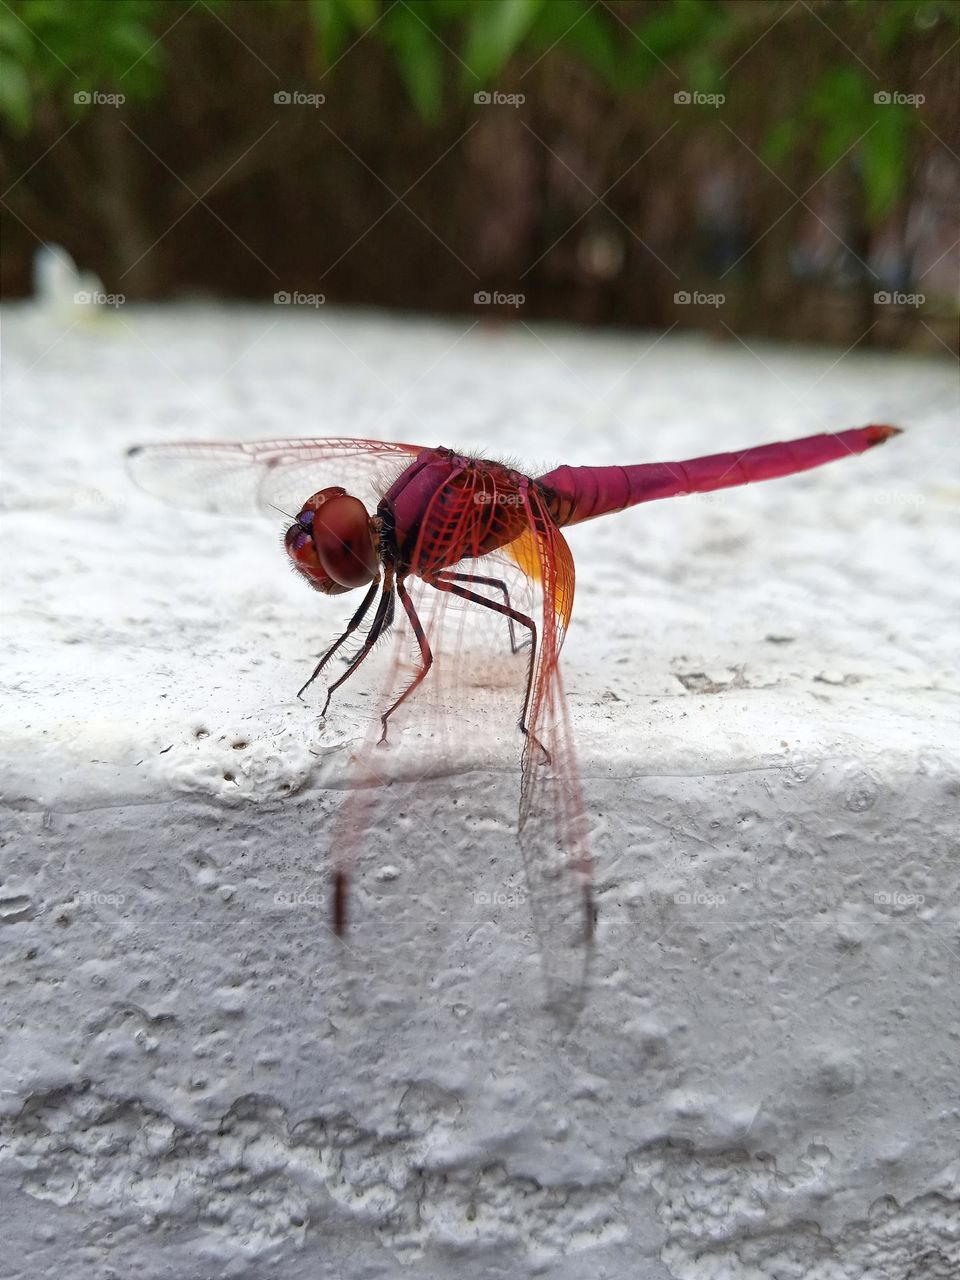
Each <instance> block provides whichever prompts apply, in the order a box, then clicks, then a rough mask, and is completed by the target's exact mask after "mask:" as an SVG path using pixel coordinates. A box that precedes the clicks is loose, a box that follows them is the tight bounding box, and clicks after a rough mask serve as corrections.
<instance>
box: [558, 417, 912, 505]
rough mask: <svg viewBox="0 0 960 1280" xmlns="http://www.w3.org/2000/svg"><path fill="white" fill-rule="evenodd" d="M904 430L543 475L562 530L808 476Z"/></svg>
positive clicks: (860, 430)
mask: <svg viewBox="0 0 960 1280" xmlns="http://www.w3.org/2000/svg"><path fill="white" fill-rule="evenodd" d="M898 431H899V428H897V427H887V426H869V427H855V428H853V429H852V430H849V431H838V432H836V433H829V434H827V433H825V434H822V435H816V436H806V437H805V438H804V439H801V440H789V441H786V442H784V443H780V444H765V445H759V446H758V447H757V448H754V449H743V450H741V451H740V452H738V453H715V454H711V455H709V456H707V457H703V458H691V459H688V460H687V461H686V462H649V463H640V464H638V465H636V466H626V467H557V469H556V470H555V471H551V472H549V473H548V474H547V475H544V476H540V477H539V478H538V480H537V484H538V485H540V486H541V487H542V488H543V489H545V490H547V493H548V500H549V503H550V511H551V514H552V515H553V518H554V519H555V520H556V522H557V524H559V525H568V524H578V523H580V521H582V520H592V519H593V518H594V517H595V516H602V515H607V514H608V513H609V512H611V511H623V510H624V509H625V508H626V507H632V506H635V505H636V504H637V503H639V502H652V501H653V499H654V498H672V497H674V496H676V495H678V494H685V493H709V492H711V491H712V490H714V489H728V488H731V487H732V486H734V485H738V484H749V483H752V482H753V481H754V480H775V479H777V478H778V477H780V476H789V475H793V474H794V472H797V471H808V470H810V468H811V467H819V466H820V465H821V464H822V463H824V462H832V461H834V460H835V459H837V458H844V457H848V456H850V455H852V454H858V453H863V452H864V451H865V450H866V449H871V448H873V446H874V445H877V444H882V443H883V441H884V440H886V439H888V438H889V437H890V436H892V435H896V434H898Z"/></svg>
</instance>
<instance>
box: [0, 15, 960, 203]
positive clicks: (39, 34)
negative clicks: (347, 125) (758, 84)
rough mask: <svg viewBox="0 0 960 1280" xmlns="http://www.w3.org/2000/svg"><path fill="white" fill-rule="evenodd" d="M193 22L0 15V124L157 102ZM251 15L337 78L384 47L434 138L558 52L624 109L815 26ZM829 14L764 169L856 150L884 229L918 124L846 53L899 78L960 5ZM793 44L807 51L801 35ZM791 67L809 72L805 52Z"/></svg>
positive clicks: (768, 140)
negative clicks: (120, 101) (304, 38)
mask: <svg viewBox="0 0 960 1280" xmlns="http://www.w3.org/2000/svg"><path fill="white" fill-rule="evenodd" d="M195 7H197V6H195V5H193V4H188V3H187V0H183V3H176V4H174V3H171V2H170V0H0V117H2V118H3V119H4V120H5V122H6V123H7V125H8V126H9V127H10V128H11V129H12V130H14V131H15V132H17V133H20V134H23V133H25V132H27V131H28V130H29V128H30V127H31V123H32V120H33V117H34V113H35V110H36V107H37V105H38V104H39V103H41V102H42V101H43V100H44V99H45V98H49V97H51V96H52V97H58V98H62V97H63V96H64V95H65V94H66V95H69V96H68V102H71V103H72V100H73V94H74V93H75V92H77V91H78V90H82V89H87V88H96V89H97V90H100V91H110V90H111V89H113V90H117V91H121V92H123V93H124V94H125V95H126V97H127V98H128V99H129V100H133V101H146V100H149V99H150V98H151V97H152V96H154V95H156V94H157V93H159V92H160V90H161V88H162V86H163V71H164V49H163V42H162V39H161V37H162V35H163V34H164V33H165V31H166V30H169V29H170V27H171V26H172V25H176V23H177V22H179V20H180V19H181V18H183V17H185V16H186V14H187V13H188V12H190V11H191V10H192V9H194V8H195ZM230 7H231V6H230V5H229V3H227V0H203V4H202V6H200V8H201V9H205V10H207V12H208V13H210V12H217V11H218V12H219V13H220V14H222V15H223V17H224V21H227V20H228V19H229V10H230ZM244 7H245V8H247V7H248V6H244ZM819 7H820V8H823V7H824V6H819ZM255 8H256V9H257V10H258V12H263V13H265V14H266V16H267V20H269V21H271V22H276V21H277V19H278V17H279V16H280V13H279V11H281V10H287V11H290V10H291V9H298V10H300V11H301V12H305V13H306V16H307V21H308V23H309V28H310V31H311V32H312V33H313V39H314V43H315V47H316V50H317V54H318V57H319V60H320V63H321V65H322V66H324V67H326V68H330V67H332V65H333V64H334V63H335V62H336V61H337V60H338V59H339V58H340V57H341V56H342V55H343V54H344V53H345V52H346V50H347V49H348V48H349V47H350V45H351V43H353V42H354V41H356V40H358V39H360V38H361V37H363V36H367V37H368V38H370V39H373V40H376V41H378V42H380V43H381V44H382V45H383V46H384V47H385V48H386V49H387V50H388V51H389V54H390V56H391V58H392V60H393V62H394V65H395V67H396V70H397V73H398V75H399V76H400V78H401V80H402V82H403V84H404V86H405V89H406V92H407V95H408V97H409V99H410V101H411V102H412V103H413V105H414V107H415V108H416V111H417V112H418V114H419V116H420V117H421V119H422V120H423V121H424V122H425V123H426V124H428V125H429V124H435V123H437V122H438V121H439V119H440V117H441V115H442V110H443V105H444V103H445V101H447V100H448V96H449V95H450V94H451V93H460V94H461V95H466V94H472V93H474V92H476V91H478V90H481V89H484V90H489V89H491V88H493V87H495V84H496V81H497V80H498V79H499V78H500V77H502V76H504V75H505V74H508V73H509V69H510V66H511V63H512V62H513V61H514V60H517V61H518V62H519V61H520V60H525V61H526V62H527V63H528V65H529V64H532V63H534V62H535V61H536V60H538V59H539V58H541V57H542V56H543V55H544V54H545V53H546V52H547V51H549V50H557V51H558V52H559V55H560V56H566V57H568V58H570V59H572V60H573V61H574V62H575V63H577V64H579V65H580V66H582V67H585V68H587V69H589V70H590V71H592V72H593V73H594V74H595V75H596V76H597V77H598V78H599V79H600V81H601V82H602V83H603V84H605V85H606V86H607V87H608V88H609V89H610V90H612V91H613V92H615V93H616V94H618V95H628V94H630V93H634V92H637V91H640V90H643V89H644V88H645V87H646V86H647V85H649V84H650V83H651V82H652V81H655V80H657V79H658V78H659V79H663V78H664V77H665V76H666V75H667V74H670V76H671V81H670V83H671V85H672V87H673V88H676V87H678V85H679V84H681V83H682V84H683V86H684V87H685V88H687V89H690V90H696V91H699V92H702V93H712V92H715V91H716V90H717V88H718V86H719V85H720V84H721V82H722V81H723V79H724V77H725V75H726V74H728V73H729V70H730V68H731V67H732V66H734V65H736V63H738V62H739V60H740V59H741V58H745V57H746V55H747V54H748V53H750V52H751V50H752V48H753V47H754V46H755V45H756V44H758V43H759V42H760V41H761V40H762V39H763V38H764V37H765V36H766V35H767V34H768V33H771V34H772V32H773V29H774V28H775V27H777V26H778V25H779V24H780V23H781V22H783V27H784V28H785V29H786V28H787V27H788V26H789V25H790V22H789V21H787V20H788V19H789V20H791V21H793V22H794V23H796V22H797V21H806V22H808V23H809V22H810V21H812V20H813V19H812V18H811V16H810V13H806V12H805V10H807V9H808V6H806V5H804V6H792V5H791V6H787V5H786V4H785V3H781V2H779V0H771V2H770V3H767V2H765V0H747V2H745V3H738V2H736V0H733V2H731V3H727V4H723V5H719V4H716V3H713V0H664V2H663V3H661V4H657V5H655V6H653V5H649V6H647V5H645V6H642V7H638V6H635V5H623V4H617V3H610V4H607V3H605V2H600V3H597V2H596V0H306V3H305V4H303V3H302V0H261V2H260V3H258V5H257V6H255ZM827 8H828V14H827V16H828V18H829V20H830V22H831V23H833V24H834V27H835V28H839V30H837V31H836V33H835V34H836V37H837V38H836V39H831V40H829V41H828V43H829V49H830V55H829V56H830V63H829V65H827V66H825V67H820V66H817V67H816V69H815V71H814V76H815V78H814V79H813V82H812V83H810V82H809V81H808V82H807V83H803V82H802V81H803V78H802V77H795V78H793V79H792V80H791V82H790V83H779V82H778V83H777V84H776V85H775V86H774V88H775V90H776V92H775V93H774V92H771V94H770V95H769V97H770V100H771V101H772V102H774V107H773V109H772V112H770V114H771V115H772V118H771V119H770V120H769V124H768V125H767V126H766V131H765V137H764V138H763V140H762V145H761V154H762V155H763V157H764V159H765V161H766V162H767V163H768V164H769V165H771V166H772V167H773V168H781V167H783V166H784V165H785V164H786V163H787V161H788V159H789V157H790V155H791V153H792V152H793V151H794V150H795V149H796V148H797V147H798V146H800V145H801V144H808V143H809V142H810V141H811V140H812V141H813V142H814V144H815V146H816V148H817V151H818V155H819V158H820V160H821V162H822V164H823V165H824V166H829V165H831V164H833V163H834V162H836V161H838V160H839V159H840V158H841V157H842V156H843V155H844V153H845V152H846V151H848V150H849V151H851V153H852V157H853V161H854V163H855V165H856V169H857V173H858V176H859V179H860V181H861V182H862V185H863V190H864V194H865V206H866V217H867V220H868V222H870V223H872V224H875V223H877V222H878V221H879V220H881V219H882V218H883V217H884V216H885V215H886V214H887V213H889V211H890V209H891V208H892V207H893V205H894V204H895V203H896V201H897V199H898V198H899V197H900V196H901V194H902V193H903V192H904V190H905V188H906V186H907V182H908V177H909V174H908V164H909V160H908V156H909V139H910V134H911V131H913V130H916V129H918V128H920V127H921V125H920V120H919V115H918V112H917V111H916V110H915V109H913V108H912V107H911V106H909V105H903V104H898V103H896V102H891V103H886V104H883V103H877V102H876V101H875V100H874V94H875V91H876V89H877V85H876V84H875V83H872V82H871V80H870V79H868V76H867V74H866V73H865V71H864V69H863V66H862V64H860V60H859V58H858V55H857V54H855V53H853V52H852V48H850V47H848V45H849V41H850V38H852V37H854V36H855V37H856V38H857V42H858V43H859V44H860V46H862V47H864V48H867V47H869V48H870V49H872V50H874V51H875V53H876V56H877V58H879V59H882V61H883V63H884V65H886V66H895V65H897V61H898V56H899V54H900V53H901V52H903V51H909V48H910V47H911V45H912V43H913V42H914V41H917V40H921V39H928V32H929V30H930V28H931V27H933V26H935V25H936V24H937V23H940V22H949V23H951V24H952V25H953V26H954V27H956V26H958V25H960V5H958V4H956V3H947V2H946V0H891V2H889V3H884V4H878V3H876V0H844V2H843V3H842V4H834V5H830V6H828V7H827ZM812 12H813V17H814V18H816V17H817V15H816V11H815V9H814V10H812ZM171 15H176V16H174V17H173V21H172V22H171ZM791 15H793V17H791ZM819 20H820V21H821V23H823V19H819ZM824 26H825V27H826V24H825V23H824ZM792 34H793V38H794V40H796V38H797V32H796V30H794V32H793V33H792ZM843 37H846V39H844V38H843ZM802 38H803V39H806V38H807V37H806V32H804V35H803V37H802ZM769 50H770V52H769V53H768V55H767V56H770V55H771V54H773V55H775V56H781V57H782V56H784V54H783V47H782V45H779V46H778V45H772V46H770V47H769ZM793 57H794V58H799V59H800V60H801V61H802V59H803V50H802V48H801V49H800V50H799V51H795V52H794V53H793ZM458 64H459V65H458ZM455 80H456V81H458V82H459V84H458V87H457V86H456V85H454V83H453V82H454V81H455ZM794 80H795V82H793V81H794ZM885 87H887V86H885ZM889 87H890V88H895V87H897V86H895V85H891V86H889ZM663 100H664V101H666V100H667V99H666V97H664V99H663ZM758 105H761V106H762V109H764V110H768V109H769V107H770V103H769V102H764V103H763V104H758ZM691 120H692V117H691Z"/></svg>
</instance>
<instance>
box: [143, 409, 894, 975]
mask: <svg viewBox="0 0 960 1280" xmlns="http://www.w3.org/2000/svg"><path fill="white" fill-rule="evenodd" d="M896 434H899V428H897V427H893V426H888V425H875V424H874V425H870V426H865V427H856V428H851V429H847V430H841V431H836V432H829V433H821V434H818V435H812V436H807V437H805V438H803V439H797V440H791V441H787V442H781V443H776V444H765V445H759V446H756V447H754V448H748V449H744V450H740V451H738V452H728V453H718V454H713V455H710V456H705V457H699V458H693V459H689V460H687V461H684V462H653V463H640V464H636V465H628V466H567V465H564V466H559V467H557V468H555V469H554V470H552V471H549V472H547V473H546V474H544V475H540V476H537V477H533V476H529V475H525V474H523V473H522V472H521V471H518V470H516V469H514V468H513V467H510V466H508V465H506V464H504V463H501V462H497V461H493V460H490V459H486V458H479V457H473V456H470V455H468V454H465V453H461V452H458V451H457V450H455V449H449V448H443V447H434V448H429V447H424V446H421V445H415V444H399V443H390V442H385V441H378V440H363V439H349V438H339V437H338V438H320V439H291V440H268V441H261V442H222V443H217V442H214V443H204V442H196V443H193V442H186V443H170V444H156V445H146V446H135V447H134V448H132V449H131V450H129V453H128V463H129V467H130V470H131V473H132V475H133V478H134V479H135V480H136V481H137V483H138V484H139V485H140V486H141V487H142V488H144V489H145V490H147V491H148V492H149V493H151V494H153V495H154V496H157V497H160V498H162V499H164V500H166V501H168V502H171V503H173V504H175V505H179V506H187V507H194V508H199V509H201V510H206V511H212V512H218V513H223V514H227V515H232V516H236V515H240V514H249V513H251V512H254V511H257V510H259V511H260V512H262V513H271V512H276V511H277V510H278V509H279V510H280V511H281V512H293V511H295V512H296V513H297V514H296V515H292V514H290V515H289V516H288V520H289V521H290V523H289V527H288V528H287V529H286V532H285V536H284V547H285V551H286V555H287V557H288V559H289V561H290V563H291V564H292V566H293V567H294V569H295V570H296V571H297V573H298V574H299V575H300V577H302V578H303V579H305V581H306V582H307V583H308V584H309V585H310V586H311V587H312V588H313V589H314V590H315V591H318V592H319V593H320V594H322V595H326V596H339V595H344V594H347V593H350V592H360V591H362V592H363V596H362V599H361V600H360V602H359V605H358V607H357V608H356V609H355V611H354V613H353V614H352V616H351V617H350V618H349V620H348V621H347V622H346V624H345V626H344V627H343V630H342V631H341V633H340V634H339V636H338V637H337V638H336V640H335V641H334V642H333V643H332V644H331V645H330V646H329V647H328V648H327V649H326V650H325V652H323V653H322V654H321V656H320V658H319V660H318V661H317V662H316V665H315V666H314V668H313V671H312V673H311V675H310V677H309V679H308V680H307V681H306V682H305V684H304V685H303V686H302V688H301V689H300V695H303V693H304V692H305V691H306V689H307V688H308V687H309V686H310V685H311V684H313V682H314V681H315V680H317V679H318V678H319V677H320V676H321V675H322V674H323V673H324V672H325V671H329V670H330V665H329V664H330V663H331V659H333V657H334V655H335V654H338V653H340V651H341V649H342V648H343V646H344V645H347V644H348V642H354V643H356V646H357V647H356V649H355V652H353V653H351V654H350V656H349V658H348V659H347V662H346V667H345V669H344V670H343V671H342V672H341V673H340V674H338V675H337V677H336V678H335V679H332V680H331V681H330V683H329V685H328V687H327V691H326V700H325V702H324V705H323V710H322V712H321V715H322V716H323V717H325V716H326V715H327V711H328V709H329V706H330V701H331V698H332V697H333V695H334V694H335V692H336V691H337V690H338V689H339V688H340V687H341V686H342V685H343V684H344V683H345V682H346V681H347V680H349V679H350V677H351V676H353V675H354V674H355V673H356V672H357V670H358V669H359V668H360V666H361V665H362V664H363V663H364V661H365V660H366V659H367V658H368V656H369V655H370V653H371V652H372V651H373V649H374V647H375V646H376V645H377V643H378V641H380V640H381V639H382V638H383V637H384V636H385V635H386V634H387V632H389V631H390V629H391V628H394V627H395V626H396V624H397V623H398V621H402V620H403V619H404V618H405V619H406V622H407V624H408V625H409V629H410V633H412V637H413V640H414V641H415V650H414V652H415V657H416V661H415V664H414V669H413V671H412V675H411V676H410V678H407V679H405V683H404V685H403V687H402V688H400V689H394V690H393V694H395V695H396V696H393V695H392V694H391V697H390V700H389V702H388V705H386V706H384V707H383V709H382V710H381V712H380V732H379V740H380V742H381V743H382V742H385V741H386V739H387V732H388V727H389V723H390V720H391V718H392V717H393V716H394V715H395V714H396V712H397V711H398V710H399V708H400V707H401V706H402V705H403V704H404V703H406V702H407V700H408V699H410V698H411V697H412V696H413V695H414V694H415V693H416V691H417V689H418V688H419V687H420V685H421V684H422V683H423V681H424V680H426V679H427V677H428V675H429V673H430V671H431V668H432V667H433V665H434V663H435V661H437V660H438V658H439V657H441V656H442V655H438V654H435V652H434V648H435V646H436V643H437V640H436V637H437V636H438V635H439V632H438V630H437V627H436V625H435V616H433V615H431V618H430V619H425V618H424V616H423V609H422V606H421V607H418V604H417V601H416V599H415V595H414V593H412V591H411V588H412V587H413V586H414V585H416V584H423V586H425V587H427V588H430V589H431V590H432V591H434V592H436V593H437V597H438V598H442V599H443V600H445V601H449V600H451V599H453V598H458V599H459V600H460V601H462V602H464V603H465V605H467V606H470V607H472V608H474V609H477V610H485V611H487V612H488V614H493V615H499V616H500V618H502V619H505V620H506V626H507V628H508V632H509V637H510V646H511V649H512V650H513V652H514V653H519V652H523V651H524V650H525V651H526V671H525V679H524V682H523V693H522V702H521V706H520V714H519V719H518V725H519V731H520V734H521V735H522V743H523V745H522V753H521V765H520V799H519V814H518V823H517V830H518V837H519V845H520V849H521V852H522V860H523V864H524V871H525V876H526V885H527V890H528V893H529V898H530V903H531V909H532V915H533V920H534V926H535V930H536V932H537V934H538V938H539V942H540V949H541V956H542V958H543V961H544V966H543V967H544V974H545V977H546V980H547V988H548V996H549V997H550V999H554V1000H557V999H559V1000H563V999H571V998H572V999H575V998H576V997H575V996H572V995H571V992H575V991H576V990H577V989H578V988H580V989H582V985H583V981H584V977H583V975H584V973H585V971H586V964H587V958H588V957H589V954H590V951H591V948H592V944H593V938H594V930H595V910H594V904H593V900H592V893H591V878H592V877H591V852H590V841H589V834H588V822H587V815H586V809H585V805H584V800H583V793H582V788H581V785H580V780H579V775H578V771H577V763H576V752H575V746H574V741H573V736H572V732H571V726H570V716H569V712H568V708H567V702H566V697H565V694H564V687H563V680H562V676H561V669H560V651H561V647H562V645H563V640H564V636H565V634H566V631H567V629H568V626H569V623H570V619H571V613H572V609H573V599H574V583H575V572H574V561H573V556H572V554H571V551H570V548H569V545H568V543H567V541H566V539H565V537H564V534H563V530H564V529H566V528H567V527H569V526H572V525H576V524H581V523H583V522H584V521H586V520H592V519H596V518H598V517H600V516H604V515H609V514H612V513H614V512H620V511H625V510H626V509H627V508H629V507H633V506H636V505H637V504H639V503H643V502H650V501H652V500H654V499H660V498H670V497H675V496H679V495H684V494H699V493H709V492H713V491H715V490H718V489H726V488H731V487H733V486H736V485H742V484H747V483H751V482H753V481H760V480H772V479H776V478H779V477H784V476H789V475H793V474H795V473H797V472H801V471H806V470H809V469H811V468H813V467H818V466H821V465H822V464H824V463H827V462H831V461H834V460H837V459H841V458H846V457H849V456H851V455H856V454H862V453H864V452H865V451H866V450H868V449H871V448H873V447H874V446H876V445H879V444H881V443H883V442H884V441H885V440H887V439H889V438H890V437H891V436H893V435H896ZM304 494H309V496H307V497H306V498H305V499H304V497H303V495H304ZM518 583H519V584H520V587H521V588H523V590H522V591H521V592H520V594H522V597H523V598H522V600H521V599H519V598H518V587H517V584H518ZM530 601H532V602H533V603H532V605H531V604H529V603H528V602H530ZM497 625H498V626H503V623H502V622H501V623H497ZM518 637H521V639H520V641H519V642H518ZM341 656H342V655H341ZM461 661H462V658H461ZM459 674H460V676H461V678H462V675H463V673H462V672H460V673H459ZM358 821H359V819H358ZM367 834H370V833H367V832H362V831H360V832H358V831H355V832H354V833H353V843H354V844H356V842H357V841H358V840H362V838H363V837H364V836H365V835H367ZM344 847H345V846H344ZM335 858H336V865H335V867H334V871H333V894H332V905H333V918H332V925H333V928H334V930H335V932H336V933H337V934H338V935H341V936H342V935H343V934H344V933H345V932H346V929H347V920H348V909H347V905H348V885H349V874H350V869H349V865H348V863H349V858H348V857H347V856H346V855H344V854H342V853H341V854H339V855H336V854H335Z"/></svg>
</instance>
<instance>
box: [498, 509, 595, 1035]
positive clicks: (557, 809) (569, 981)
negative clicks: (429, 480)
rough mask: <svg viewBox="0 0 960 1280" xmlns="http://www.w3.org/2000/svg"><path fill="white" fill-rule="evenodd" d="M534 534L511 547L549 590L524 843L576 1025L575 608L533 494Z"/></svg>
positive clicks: (582, 817) (584, 925)
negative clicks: (567, 689) (571, 638)
mask: <svg viewBox="0 0 960 1280" xmlns="http://www.w3.org/2000/svg"><path fill="white" fill-rule="evenodd" d="M526 505H527V514H528V519H529V531H528V532H527V533H526V534H524V535H523V537H521V538H520V539H518V540H517V542H515V543H513V544H511V546H510V548H509V550H510V553H511V555H512V557H513V558H514V559H515V561H516V562H517V564H519V565H520V567H521V568H522V569H523V570H524V571H525V572H526V573H527V575H528V576H529V577H530V578H532V579H534V580H536V581H538V582H539V584H540V588H541V592H542V602H543V607H542V613H541V617H540V619H539V620H538V621H539V625H540V635H539V638H538V649H537V655H536V665H535V674H534V682H533V691H532V696H531V701H530V706H529V709H528V716H527V726H528V734H527V738H526V742H525V746H524V752H523V776H522V781H521V790H520V818H519V837H520V848H521V851H522V854H523V860H524V864H525V868H526V875H527V883H528V886H529V889H530V898H531V909H532V914H533V921H534V927H535V928H536V931H537V934H538V937H539V941H540V947H541V954H542V957H543V967H544V977H545V980H546V984H547V992H548V998H549V1001H550V1003H551V1005H553V1006H554V1008H555V1009H556V1011H557V1012H558V1013H559V1014H560V1016H561V1017H563V1018H566V1019H569V1020H572V1019H573V1018H575V1017H576V1015H577V1013H578V1012H579V1010H580V1008H581V1006H582V1003H583V1000H584V997H585V994H586V981H587V974H588V966H589V962H590V956H591V952H592V939H593V905H592V900H591V894H590V872H591V867H590V846H589V840H588V833H587V819H586V813H585V810H584V804H583V794H582V791H581V788H580V778H579V772H578V769H577V760H576V752H575V748H574V742H573V735H572V732H571V728H570V719H569V712H568V709H567V702H566V696H565V694H564V690H563V680H562V678H561V674H560V665H559V658H560V648H561V646H562V644H563V638H564V634H565V631H566V626H567V623H568V622H569V620H570V612H571V610H572V608H573V591H574V578H575V574H574V566H573V557H572V555H571V553H570V548H569V547H568V546H567V543H566V541H565V540H564V537H563V535H562V534H561V532H560V530H559V529H558V528H557V526H556V525H555V524H554V522H553V520H552V518H551V517H550V515H549V513H548V511H547V510H546V507H545V504H544V503H543V500H542V498H541V496H540V494H539V492H538V490H537V489H536V488H531V489H529V490H528V491H527V494H526Z"/></svg>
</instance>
